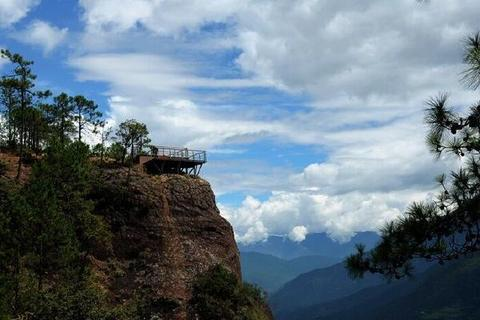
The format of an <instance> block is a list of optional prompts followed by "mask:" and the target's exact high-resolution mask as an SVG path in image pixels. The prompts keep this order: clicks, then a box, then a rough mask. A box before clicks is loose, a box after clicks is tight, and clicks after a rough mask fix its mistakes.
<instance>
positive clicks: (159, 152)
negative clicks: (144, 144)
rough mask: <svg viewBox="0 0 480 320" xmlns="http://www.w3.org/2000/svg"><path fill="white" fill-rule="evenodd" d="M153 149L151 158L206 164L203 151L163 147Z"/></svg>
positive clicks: (205, 153) (205, 156)
mask: <svg viewBox="0 0 480 320" xmlns="http://www.w3.org/2000/svg"><path fill="white" fill-rule="evenodd" d="M155 148H156V149H154V150H152V152H153V153H154V154H152V156H156V157H169V158H177V159H183V160H189V161H197V162H202V163H205V162H207V152H206V151H203V150H192V149H188V148H178V147H165V146H155ZM155 152H156V154H155Z"/></svg>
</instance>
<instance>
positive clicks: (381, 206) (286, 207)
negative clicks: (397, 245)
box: [219, 189, 427, 244]
mask: <svg viewBox="0 0 480 320" xmlns="http://www.w3.org/2000/svg"><path fill="white" fill-rule="evenodd" d="M426 195H427V193H425V192H418V191H417V190H415V189H410V190H403V191H396V192H373V193H363V192H361V191H355V192H351V193H347V194H343V195H338V196H330V195H326V194H322V193H306V192H298V193H297V192H277V193H274V194H273V195H272V196H271V197H270V198H269V199H268V200H266V201H264V202H260V201H259V200H257V199H255V198H252V197H247V198H246V200H245V201H244V202H243V203H242V205H241V206H240V207H238V208H231V207H227V206H224V205H220V206H219V208H220V211H221V212H222V215H223V216H224V217H225V218H226V219H228V220H229V221H230V222H231V223H232V225H233V226H234V229H235V236H236V239H237V241H239V242H242V243H245V244H248V243H252V242H258V241H262V240H265V239H266V238H267V237H268V236H269V235H274V234H285V235H289V237H290V238H291V239H292V240H294V241H302V240H303V239H304V238H305V237H306V235H307V234H308V233H317V232H326V233H327V234H328V235H329V236H330V237H332V238H333V239H336V240H338V241H347V240H349V239H350V237H352V236H353V235H354V234H355V233H356V232H361V231H375V230H378V228H380V227H382V226H383V225H384V224H385V223H386V222H387V221H391V220H392V219H395V218H397V217H399V216H400V214H401V213H402V211H403V210H404V209H405V205H406V203H409V202H411V201H414V200H417V201H418V200H421V199H424V197H425V196H426ZM292 226H295V227H293V228H292Z"/></svg>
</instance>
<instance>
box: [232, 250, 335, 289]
mask: <svg viewBox="0 0 480 320" xmlns="http://www.w3.org/2000/svg"><path fill="white" fill-rule="evenodd" d="M240 261H241V264H242V276H243V279H244V280H245V281H247V282H250V283H254V284H256V285H258V286H260V287H261V288H263V289H264V290H265V291H267V292H268V293H272V292H274V291H276V290H278V289H279V288H280V287H281V286H282V285H284V284H285V283H287V282H288V281H290V280H292V279H294V278H295V277H297V276H298V275H300V274H302V273H305V272H308V271H311V270H314V269H318V268H325V267H328V266H331V265H334V264H336V263H338V262H339V261H340V259H339V258H334V257H323V256H304V257H299V258H295V259H291V260H285V259H281V258H278V257H275V256H272V255H268V254H263V253H258V252H242V253H241V254H240Z"/></svg>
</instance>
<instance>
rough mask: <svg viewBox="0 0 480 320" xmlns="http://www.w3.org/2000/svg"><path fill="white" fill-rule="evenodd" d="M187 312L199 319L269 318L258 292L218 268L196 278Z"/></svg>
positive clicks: (220, 267)
mask: <svg viewBox="0 0 480 320" xmlns="http://www.w3.org/2000/svg"><path fill="white" fill-rule="evenodd" d="M191 309H192V310H191V312H193V313H194V314H195V315H196V316H198V318H199V319H201V320H207V319H208V320H214V319H225V320H230V319H231V320H263V319H269V316H268V315H267V312H266V310H267V307H266V302H265V296H264V294H263V293H262V291H261V290H260V289H259V288H258V287H256V286H253V285H250V284H243V283H241V282H240V281H239V280H238V279H237V277H236V276H235V275H234V274H233V273H231V272H230V271H228V270H227V269H226V268H224V267H222V266H221V265H217V266H215V267H213V268H212V269H211V270H210V271H208V272H207V273H205V274H204V275H202V276H200V277H199V278H198V279H197V281H196V282H195V284H194V288H193V297H192V300H191ZM193 318H195V317H194V316H193Z"/></svg>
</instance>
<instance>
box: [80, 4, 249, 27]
mask: <svg viewBox="0 0 480 320" xmlns="http://www.w3.org/2000/svg"><path fill="white" fill-rule="evenodd" d="M80 5H81V6H82V7H83V9H84V15H83V19H84V21H85V23H86V24H87V27H88V28H89V30H95V31H113V32H122V31H126V30H129V29H132V28H138V27H139V26H142V27H144V28H146V29H147V30H150V31H152V32H155V33H159V34H166V35H169V34H172V33H173V34H175V33H179V32H181V31H186V30H195V29H198V28H199V27H201V26H202V25H204V24H205V23H212V22H223V21H225V19H227V18H228V17H229V16H231V15H232V14H233V13H235V12H237V11H238V10H239V9H240V8H242V7H244V6H245V3H243V2H242V1H235V0H217V1H214V2H211V3H208V4H205V2H204V1H202V0H193V1H188V2H185V1H177V0H161V1H159V0H133V1H132V0H104V1H96V0H80Z"/></svg>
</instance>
